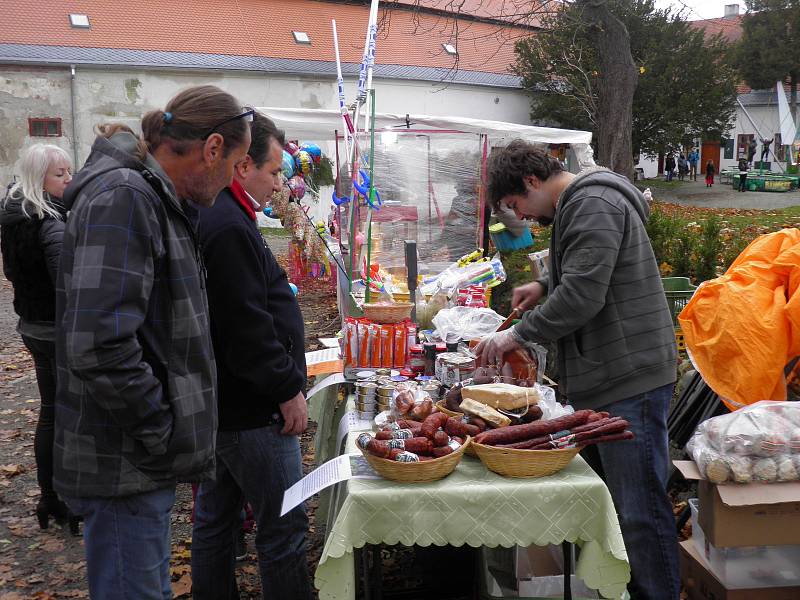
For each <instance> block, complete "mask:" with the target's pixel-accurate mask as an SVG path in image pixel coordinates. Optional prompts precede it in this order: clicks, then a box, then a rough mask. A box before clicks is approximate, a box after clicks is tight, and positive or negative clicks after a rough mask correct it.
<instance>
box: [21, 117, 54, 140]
mask: <svg viewBox="0 0 800 600" xmlns="http://www.w3.org/2000/svg"><path fill="white" fill-rule="evenodd" d="M28 135H30V136H31V137H61V119H50V118H43V119H33V118H31V119H28Z"/></svg>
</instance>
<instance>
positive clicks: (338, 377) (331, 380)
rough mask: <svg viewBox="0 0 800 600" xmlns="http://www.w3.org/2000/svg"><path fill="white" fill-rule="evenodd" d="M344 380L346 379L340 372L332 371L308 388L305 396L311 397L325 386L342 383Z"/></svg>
mask: <svg viewBox="0 0 800 600" xmlns="http://www.w3.org/2000/svg"><path fill="white" fill-rule="evenodd" d="M345 381H347V380H346V379H345V378H344V374H342V373H333V374H332V375H328V376H327V377H326V378H325V379H323V380H322V381H320V382H319V383H317V384H316V385H315V386H314V387H312V388H311V389H310V390H308V393H307V394H306V398H311V397H313V396H314V394H316V393H318V392H320V391H321V390H323V389H325V388H326V387H330V386H332V385H336V384H338V383H344V382H345Z"/></svg>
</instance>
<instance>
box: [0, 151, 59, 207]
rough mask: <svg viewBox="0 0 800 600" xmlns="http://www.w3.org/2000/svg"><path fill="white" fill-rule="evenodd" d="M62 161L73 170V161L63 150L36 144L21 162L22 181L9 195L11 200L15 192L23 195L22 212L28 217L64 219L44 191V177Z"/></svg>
mask: <svg viewBox="0 0 800 600" xmlns="http://www.w3.org/2000/svg"><path fill="white" fill-rule="evenodd" d="M58 159H62V160H63V161H64V162H66V163H67V164H68V165H69V166H70V168H72V159H71V158H70V156H69V154H68V153H67V151H66V150H64V149H63V148H59V147H58V146H54V145H53V144H34V145H33V146H31V147H30V148H28V150H27V152H25V156H23V157H22V161H21V162H20V171H21V175H20V179H19V181H18V182H16V183H15V184H14V185H13V186H12V187H11V191H10V192H9V194H8V197H9V198H10V197H11V196H12V195H13V194H14V193H15V192H19V193H21V194H22V198H23V199H22V212H23V213H24V214H25V216H26V217H31V216H33V215H35V216H37V217H39V218H40V219H43V218H44V216H45V215H47V216H50V217H53V218H55V219H62V216H61V213H60V212H59V211H58V210H57V209H56V208H55V207H54V206H53V205H52V204H51V203H50V201H49V200H48V198H49V195H48V194H46V193H45V191H44V177H45V175H47V169H49V168H50V165H51V164H52V163H53V162H54V161H56V160H58Z"/></svg>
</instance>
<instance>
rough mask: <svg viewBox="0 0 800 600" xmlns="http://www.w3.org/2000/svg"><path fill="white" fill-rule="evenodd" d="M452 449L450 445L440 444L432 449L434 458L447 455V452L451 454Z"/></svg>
mask: <svg viewBox="0 0 800 600" xmlns="http://www.w3.org/2000/svg"><path fill="white" fill-rule="evenodd" d="M452 453H453V449H452V448H451V447H450V446H440V447H439V448H434V449H433V455H434V456H435V457H436V458H441V457H442V456H447V455H448V454H452Z"/></svg>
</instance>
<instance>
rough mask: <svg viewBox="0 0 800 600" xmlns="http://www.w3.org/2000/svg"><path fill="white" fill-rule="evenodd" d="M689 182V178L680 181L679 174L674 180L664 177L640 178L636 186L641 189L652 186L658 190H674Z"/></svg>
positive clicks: (651, 187)
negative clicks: (667, 179) (666, 179)
mask: <svg viewBox="0 0 800 600" xmlns="http://www.w3.org/2000/svg"><path fill="white" fill-rule="evenodd" d="M687 183H689V180H688V179H686V180H685V181H679V180H678V179H677V176H676V177H675V178H674V179H673V180H672V181H665V180H664V178H663V177H655V178H653V179H640V180H639V181H637V182H636V187H638V188H640V189H642V190H643V189H645V188H650V189H657V190H674V189H676V188H679V187H683V186H684V185H686V184H687Z"/></svg>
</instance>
